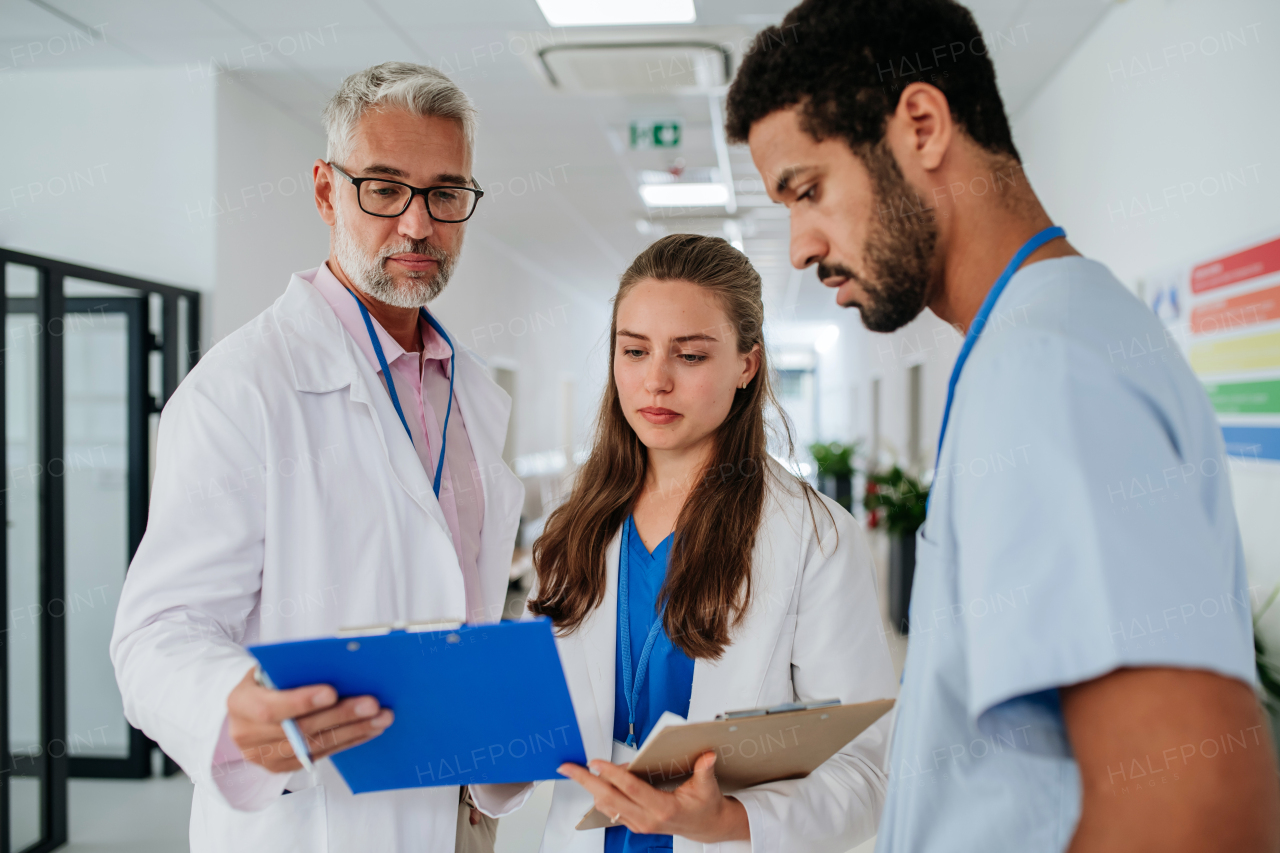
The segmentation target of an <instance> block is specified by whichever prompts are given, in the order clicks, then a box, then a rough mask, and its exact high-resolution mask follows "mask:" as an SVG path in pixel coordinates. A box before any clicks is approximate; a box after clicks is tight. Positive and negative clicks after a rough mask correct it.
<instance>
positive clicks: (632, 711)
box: [618, 518, 666, 746]
mask: <svg viewBox="0 0 1280 853" xmlns="http://www.w3.org/2000/svg"><path fill="white" fill-rule="evenodd" d="M631 523H632V522H631V519H629V518H628V519H627V520H626V521H624V522H623V523H622V550H621V553H620V555H619V556H618V601H619V602H620V606H619V607H618V633H620V634H621V635H622V695H624V696H626V697H627V731H628V734H627V746H635V745H636V705H638V704H639V703H640V688H641V687H642V686H643V685H644V677H645V673H647V672H648V671H649V656H650V655H651V654H653V646H654V643H656V642H657V641H658V635H659V634H660V633H662V615H663V614H662V613H659V614H658V615H657V617H656V618H655V619H654V620H653V624H652V625H650V626H649V636H648V637H647V638H646V639H645V641H644V649H643V650H642V651H641V652H640V663H639V664H638V665H637V667H636V670H637V671H636V673H635V675H634V676H633V675H632V673H631V598H630V596H628V594H627V590H628V587H629V586H630V584H629V580H630V578H629V577H628V571H627V569H628V563H629V562H630V561H629V560H628V556H629V555H630V553H631ZM663 610H664V612H665V610H666V608H663Z"/></svg>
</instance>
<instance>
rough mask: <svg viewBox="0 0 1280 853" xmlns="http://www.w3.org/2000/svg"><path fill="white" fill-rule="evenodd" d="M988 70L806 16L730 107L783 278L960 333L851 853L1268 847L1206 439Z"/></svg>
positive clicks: (930, 20)
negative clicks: (861, 821)
mask: <svg viewBox="0 0 1280 853" xmlns="http://www.w3.org/2000/svg"><path fill="white" fill-rule="evenodd" d="M985 47H986V46H985V44H984V43H983V40H982V36H981V34H980V32H979V30H978V29H977V27H976V25H975V24H974V22H973V18H972V16H971V15H970V14H969V13H968V11H967V10H965V9H964V8H963V7H961V6H959V5H957V4H956V3H954V2H950V0H808V2H805V3H803V4H802V5H800V6H799V7H797V8H796V9H794V10H793V11H792V12H791V13H790V14H789V15H788V16H787V17H786V18H785V19H784V21H783V22H782V24H781V25H780V26H778V27H772V28H769V29H768V30H766V31H765V32H764V33H762V34H761V35H760V36H759V37H758V38H757V41H756V44H755V45H754V47H753V49H752V50H751V51H750V52H748V54H747V55H746V57H745V59H744V61H743V64H742V68H741V69H740V70H739V72H738V76H737V79H736V80H735V81H734V84H733V87H732V89H731V90H730V93H729V105H728V106H729V110H728V115H729V118H728V130H729V135H730V137H731V138H732V139H735V140H737V141H739V142H743V141H745V142H748V143H749V144H750V146H751V153H752V157H753V158H754V160H755V163H756V165H757V167H758V168H759V169H760V173H761V174H762V175H763V176H764V178H765V184H766V187H767V188H768V191H769V193H770V195H771V196H772V197H773V198H774V199H775V201H779V202H781V203H783V204H785V205H786V206H787V207H788V208H789V209H790V212H791V256H792V262H793V263H794V265H795V266H796V267H797V268H803V267H806V266H809V265H811V264H815V263H816V264H818V272H819V277H820V278H821V279H822V280H823V282H824V283H825V284H826V285H828V286H830V287H832V288H836V290H837V292H836V299H837V301H838V302H839V304H841V305H843V306H853V307H857V308H858V309H859V310H860V312H861V314H862V319H863V322H864V323H865V325H866V326H867V327H868V328H869V329H871V330H872V331H879V332H888V331H892V330H894V329H898V328H900V327H902V326H903V325H905V324H906V323H908V322H910V321H911V320H912V319H913V318H915V317H916V316H917V315H919V314H920V312H921V311H923V310H924V308H925V307H928V308H930V309H931V310H932V311H933V312H934V313H935V314H936V315H937V316H939V317H941V318H942V319H943V320H944V321H947V322H948V323H952V324H954V325H955V326H956V327H957V328H958V329H960V330H962V331H963V332H964V333H965V334H966V338H965V344H964V347H963V349H962V352H961V355H960V358H959V359H958V363H957V365H956V367H955V372H954V373H953V375H952V385H951V396H950V398H949V400H948V404H947V414H946V416H945V417H944V422H943V435H942V438H941V441H940V449H939V456H938V464H937V472H936V475H935V479H934V485H933V494H932V495H931V500H930V506H929V511H928V520H927V521H926V523H925V526H924V528H923V529H922V530H921V533H920V536H919V539H918V544H917V568H916V575H915V589H914V592H913V595H912V601H911V642H910V647H909V650H908V653H907V659H906V667H905V671H904V676H903V690H902V696H901V699H900V705H899V711H898V717H897V720H896V728H895V733H894V740H893V747H892V753H891V756H890V764H891V771H890V785H889V796H888V801H887V803H886V805H885V813H884V816H883V818H882V823H881V827H880V834H879V840H878V847H877V849H879V850H885V851H893V853H897V851H911V853H918V851H944V850H945V851H951V850H956V851H972V850H1001V851H1004V850H1009V851H1018V853H1038V851H1055V853H1056V851H1062V850H1067V849H1070V850H1073V851H1084V850H1089V851H1101V850H1107V851H1109V850H1126V851H1132V850H1160V851H1161V853H1173V851H1204V850H1232V851H1245V850H1247V851H1254V850H1257V851H1262V850H1270V851H1273V850H1276V849H1278V848H1280V785H1278V784H1277V776H1276V766H1275V760H1274V758H1273V752H1272V746H1271V741H1270V738H1269V735H1268V730H1267V727H1266V724H1265V716H1264V715H1263V713H1262V712H1261V710H1260V707H1259V703H1258V700H1257V697H1256V694H1255V684H1256V676H1255V672H1254V662H1253V642H1252V641H1253V637H1252V629H1251V610H1250V590H1249V587H1248V580H1247V578H1246V576H1245V567H1244V560H1243V555H1242V551H1241V546H1240V538H1239V533H1238V531H1237V527H1236V519H1235V513H1234V510H1233V508H1232V501H1231V490H1230V484H1229V481H1228V470H1227V462H1226V459H1225V457H1224V446H1223V441H1222V436H1221V431H1220V429H1219V427H1218V425H1217V422H1216V420H1215V417H1214V414H1213V411H1212V410H1211V408H1210V406H1209V403H1208V401H1207V399H1206V397H1205V395H1204V393H1203V391H1202V389H1201V387H1200V385H1199V383H1198V382H1197V380H1196V378H1195V376H1194V375H1192V373H1191V371H1190V369H1189V368H1188V367H1187V365H1186V363H1185V362H1184V361H1183V360H1182V359H1181V358H1180V357H1172V356H1171V357H1169V358H1167V359H1164V360H1162V361H1160V362H1157V363H1151V362H1150V361H1140V362H1139V361H1135V360H1132V359H1130V358H1129V355H1128V354H1129V353H1132V352H1134V351H1135V347H1134V346H1133V345H1132V341H1134V340H1137V341H1148V340H1156V341H1159V340H1162V339H1163V337H1164V329H1163V328H1162V326H1161V325H1160V323H1159V321H1158V320H1157V319H1156V318H1155V317H1154V316H1153V315H1152V314H1151V312H1150V311H1148V310H1147V309H1146V307H1145V306H1144V305H1143V304H1142V303H1141V302H1140V301H1139V300H1137V299H1136V298H1134V297H1133V296H1132V295H1131V294H1130V293H1129V292H1128V291H1127V290H1125V288H1124V287H1123V286H1122V285H1121V284H1120V283H1119V282H1118V281H1117V280H1116V279H1115V278H1114V277H1113V276H1112V275H1111V273H1110V272H1109V271H1108V270H1107V268H1106V267H1104V266H1103V265H1101V264H1099V263H1097V262H1095V261H1091V260H1087V259H1085V258H1083V257H1081V256H1080V255H1079V253H1078V252H1076V251H1075V250H1074V249H1073V248H1072V247H1071V246H1070V244H1069V243H1067V241H1066V239H1065V236H1064V233H1063V232H1062V230H1061V229H1060V228H1056V227H1055V226H1054V223H1053V222H1052V220H1050V218H1049V217H1048V215H1047V214H1046V213H1045V211H1044V209H1043V208H1042V207H1041V205H1040V203H1039V201H1038V200H1037V198H1036V195H1035V193H1034V192H1033V191H1032V189H1031V187H1030V186H1029V185H1028V183H1027V179H1026V175H1025V174H1024V172H1023V171H1022V167H1021V163H1020V160H1019V156H1018V152H1017V149H1016V148H1015V147H1014V144H1013V140H1012V136H1011V133H1010V130H1009V125H1008V121H1007V119H1006V117H1005V114H1004V108H1003V104H1002V103H1001V100H1000V96H999V93H998V90H997V88H996V83H995V73H994V70H993V68H992V65H991V62H990V60H989V58H988V57H987V56H986V49H985Z"/></svg>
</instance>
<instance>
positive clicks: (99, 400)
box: [0, 249, 200, 853]
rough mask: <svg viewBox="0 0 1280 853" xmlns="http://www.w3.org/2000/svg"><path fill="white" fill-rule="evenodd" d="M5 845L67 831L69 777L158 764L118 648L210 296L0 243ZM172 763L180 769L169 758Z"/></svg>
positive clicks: (0, 748) (35, 842) (26, 851)
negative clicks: (155, 471) (156, 466)
mask: <svg viewBox="0 0 1280 853" xmlns="http://www.w3.org/2000/svg"><path fill="white" fill-rule="evenodd" d="M0 294H2V295H0V304H2V307H3V309H4V310H3V311H2V312H0V313H3V315H4V327H3V331H4V336H5V340H4V346H3V349H2V350H0V351H2V352H3V353H4V356H5V359H4V370H3V372H0V382H2V383H3V393H0V405H2V406H3V410H4V411H3V415H4V417H3V423H4V428H5V441H4V444H3V445H0V447H2V450H0V452H2V453H3V470H4V473H5V485H4V487H3V490H0V495H2V496H3V497H0V500H3V503H4V509H5V525H4V527H3V531H4V532H3V536H4V542H3V547H2V548H0V557H2V559H3V581H2V582H0V613H3V614H4V618H5V622H6V624H5V626H4V628H3V632H0V666H2V668H3V672H2V673H0V763H2V764H3V766H0V853H44V851H49V850H53V849H55V848H57V847H59V846H61V845H62V844H65V843H66V841H67V779H68V777H69V776H71V775H75V776H111V777H133V778H140V777H143V776H147V775H150V772H151V760H150V759H151V751H152V747H153V744H152V743H151V742H150V741H149V740H147V738H146V737H145V736H144V735H143V734H142V733H141V732H139V731H137V730H136V729H133V728H132V727H130V726H129V724H128V723H127V721H126V720H125V718H124V709H123V703H122V701H121V698H120V693H119V690H118V689H117V687H116V683H115V674H114V671H113V669H112V666H111V661H110V658H109V656H108V647H109V643H110V638H111V632H112V627H113V624H114V620H115V611H116V606H117V604H118V602H119V597H120V590H121V587H122V586H123V584H124V578H125V572H126V570H127V567H128V564H129V561H130V559H131V558H132V556H133V553H134V551H135V550H136V549H137V547H138V543H139V542H140V541H141V539H142V534H143V531H144V530H145V529H146V517H147V498H148V492H149V488H150V474H151V458H152V447H153V444H154V433H155V426H156V421H157V413H158V412H159V411H160V407H161V406H162V405H163V401H164V400H166V399H168V397H169V395H171V394H172V393H173V391H174V389H175V388H176V387H177V384H178V382H179V381H181V379H182V377H183V376H184V375H185V374H186V372H187V370H188V369H189V367H190V366H191V365H192V364H193V363H194V362H195V360H196V358H197V357H198V355H199V326H200V311H199V307H200V305H199V295H198V294H197V293H195V292H193V291H189V290H184V289H181V288H175V287H171V286H169V285H163V284H157V283H155V282H148V281H143V280H140V279H133V278H129V277H126V276H120V275H116V274H114V273H110V272H105V271H102V270H94V269H90V268H87V267H81V266H77V265H73V264H66V263H63V262H61V261H56V260H52V259H49V258H40V257H35V256H31V255H24V254H21V253H18V252H12V251H9V250H6V249H0ZM166 770H167V771H174V770H176V767H174V766H173V765H172V764H171V763H166Z"/></svg>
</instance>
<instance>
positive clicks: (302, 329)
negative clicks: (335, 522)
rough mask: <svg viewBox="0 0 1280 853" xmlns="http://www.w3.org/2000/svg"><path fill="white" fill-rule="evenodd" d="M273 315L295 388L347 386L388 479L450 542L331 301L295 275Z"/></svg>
mask: <svg viewBox="0 0 1280 853" xmlns="http://www.w3.org/2000/svg"><path fill="white" fill-rule="evenodd" d="M275 317H276V329H277V330H279V332H280V334H281V335H282V336H283V337H284V340H285V343H286V346H287V347H288V350H289V360H290V366H291V368H292V370H293V377H294V387H295V388H297V389H298V390H299V391H310V392H314V393H325V392H330V391H336V390H339V389H340V388H343V387H348V388H349V389H350V391H349V393H350V395H351V400H352V401H353V402H357V403H362V404H363V405H365V406H367V407H368V409H369V414H370V415H371V416H372V418H373V425H374V429H375V430H376V431H377V433H378V440H379V441H380V442H381V444H382V450H383V453H384V455H385V456H386V459H387V465H388V466H389V467H390V469H391V475H392V476H393V477H394V478H395V480H396V482H397V483H399V484H400V487H401V488H403V489H404V490H405V492H407V493H408V495H409V497H411V498H412V499H413V501H414V502H415V503H416V504H418V506H420V507H421V508H422V509H423V511H424V512H426V513H427V515H429V516H430V517H431V518H432V519H433V520H434V521H435V522H436V523H437V524H438V525H440V528H441V530H443V531H444V534H445V536H446V537H448V538H449V541H450V542H452V541H453V536H452V534H451V533H450V531H449V525H448V523H447V522H446V521H445V517H444V512H443V511H442V510H441V509H440V501H439V500H437V499H436V496H435V491H434V489H433V488H432V484H431V481H430V480H429V479H427V472H426V471H424V470H423V468H422V461H421V460H420V459H419V458H418V454H417V452H416V451H414V449H413V442H411V441H410V440H409V436H408V435H406V434H405V432H404V430H403V429H402V428H400V426H399V425H400V417H399V415H397V414H396V411H395V408H394V407H393V406H392V404H391V397H390V395H389V394H387V393H386V391H385V390H384V389H383V387H382V381H381V380H380V379H378V374H377V371H375V370H374V368H373V365H371V364H369V360H368V359H367V358H365V357H364V354H363V353H361V352H360V350H359V349H358V348H357V347H356V344H355V341H353V340H352V339H351V336H350V335H348V334H347V333H346V330H345V329H344V328H343V327H342V323H341V321H339V320H338V317H337V315H336V314H334V313H333V309H332V308H330V307H329V303H327V302H325V300H324V297H323V296H321V295H320V293H319V292H318V291H317V290H316V289H315V287H313V286H312V285H311V284H309V283H308V282H307V281H305V280H304V279H302V278H300V277H299V276H296V275H295V276H294V277H293V279H292V280H291V281H290V282H289V287H288V289H286V291H285V294H284V296H283V297H281V299H280V301H279V302H278V303H277V304H276V313H275ZM375 389H376V393H374V391H375ZM386 424H395V425H396V427H397V428H396V429H394V430H391V431H390V434H388V430H387V429H386V428H385V425H386ZM454 559H455V560H456V555H455V557H454Z"/></svg>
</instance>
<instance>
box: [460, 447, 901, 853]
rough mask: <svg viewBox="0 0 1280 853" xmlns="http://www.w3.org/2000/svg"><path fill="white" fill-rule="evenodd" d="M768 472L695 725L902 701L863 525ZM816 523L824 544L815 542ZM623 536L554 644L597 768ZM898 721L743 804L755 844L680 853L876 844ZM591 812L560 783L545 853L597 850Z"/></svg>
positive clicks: (485, 805)
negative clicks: (805, 706)
mask: <svg viewBox="0 0 1280 853" xmlns="http://www.w3.org/2000/svg"><path fill="white" fill-rule="evenodd" d="M770 464H771V465H772V466H773V471H774V474H775V475H777V479H780V480H782V482H784V483H785V482H787V481H790V485H788V486H785V487H784V486H782V485H778V486H775V487H772V488H771V489H770V496H769V497H770V499H769V501H768V502H767V503H766V509H765V513H764V518H763V520H762V522H761V525H760V530H759V533H758V534H757V536H756V543H755V550H754V552H753V562H754V568H753V572H754V574H753V575H752V582H753V589H752V602H751V607H750V609H749V611H748V613H747V616H746V618H745V619H744V620H743V622H742V624H741V625H740V626H739V627H738V628H737V629H736V630H735V631H734V633H733V641H732V644H731V645H730V646H729V647H728V648H727V649H726V650H725V652H724V656H723V657H722V658H721V659H720V660H719V661H715V662H711V661H707V660H702V659H699V660H697V661H696V662H695V664H694V669H693V693H692V696H691V698H690V702H689V719H690V720H691V721H701V720H710V719H714V718H715V716H716V715H717V714H720V713H722V712H725V711H734V710H743V709H747V708H757V707H761V706H765V705H776V704H780V703H782V702H791V701H795V700H806V701H814V700H820V699H835V698H838V699H840V700H841V701H843V702H866V701H870V700H872V699H884V698H892V697H896V696H897V694H898V684H897V679H896V678H895V677H894V674H893V664H892V662H891V660H890V658H889V649H888V645H887V643H886V641H885V635H884V629H883V625H882V622H881V619H880V608H879V603H878V598H877V595H876V581H875V572H874V569H873V567H872V562H871V555H870V553H869V551H868V550H867V545H866V539H865V537H864V535H863V533H862V530H861V528H860V527H859V526H858V524H857V522H856V521H855V520H854V519H853V517H852V516H850V515H849V513H847V512H845V510H844V509H842V508H841V507H840V506H839V505H838V504H836V503H835V502H834V501H831V500H830V499H828V498H825V497H824V498H822V501H823V502H824V503H825V504H826V505H827V507H828V508H829V509H830V510H831V514H832V516H834V519H835V522H834V524H833V523H832V521H831V519H829V518H828V517H827V514H826V513H825V512H822V511H821V510H820V509H818V511H817V512H816V513H811V512H810V510H809V506H808V503H807V501H806V500H805V498H804V497H803V495H801V494H800V491H799V489H798V488H796V486H795V485H794V478H792V477H791V475H790V474H788V473H786V472H785V471H784V470H782V468H781V466H778V465H776V464H775V463H772V462H771V463H770ZM815 509H816V507H815ZM815 514H816V516H817V526H818V531H819V532H820V537H815V535H814V529H813V521H812V519H813V517H814V515H815ZM620 539H621V536H620V534H619V535H615V536H614V537H613V541H612V542H611V543H610V545H609V548H608V550H607V552H606V555H605V561H606V563H605V564H606V566H608V572H607V578H608V580H607V585H606V588H605V595H604V600H603V601H602V602H601V604H600V606H599V607H597V608H596V609H595V611H593V612H592V614H591V615H590V616H589V617H588V618H587V620H586V621H585V622H584V623H583V624H582V626H581V627H580V628H579V629H578V630H577V631H575V632H574V633H572V634H569V635H567V636H564V637H561V638H559V639H558V641H557V644H558V646H559V650H560V659H561V662H562V663H563V665H564V671H565V676H566V678H567V680H568V684H569V693H570V695H571V696H572V698H573V705H574V711H575V713H576V714H577V717H578V725H579V728H580V729H581V731H582V740H583V746H584V747H585V748H586V753H587V759H588V760H592V759H596V758H601V759H605V760H606V761H607V760H609V759H610V756H611V753H612V748H613V717H614V678H615V674H614V670H615V666H614V662H615V660H616V648H617V608H618V603H617V601H618V599H617V595H618V591H617V583H618V553H619V548H620ZM837 540H838V541H837ZM891 717H892V713H890V714H887V715H885V717H884V718H882V719H881V720H880V722H878V723H877V724H875V725H874V726H872V727H871V728H869V729H868V730H867V731H865V732H864V733H863V734H862V735H861V736H859V737H858V738H857V739H856V740H854V741H853V742H852V743H850V744H849V745H848V746H846V747H845V748H844V749H843V750H841V751H840V752H839V753H837V754H836V755H834V756H832V757H831V758H830V759H828V760H827V761H826V762H825V763H824V764H823V765H822V766H821V767H819V768H818V769H817V770H816V771H814V772H813V773H812V774H810V775H809V777H807V778H805V779H801V780H793V781H786V782H774V783H772V784H767V785H759V786H757V787H755V788H751V789H748V790H746V791H742V792H739V793H737V794H735V795H734V796H735V797H737V798H738V799H739V800H741V801H742V803H743V805H745V806H746V809H747V815H748V820H749V822H750V825H751V841H750V843H748V842H725V843H722V844H719V845H715V844H709V845H702V844H699V843H696V842H693V841H689V840H688V839H685V838H680V837H679V836H677V837H676V838H675V851H676V853H710V851H718V853H746V851H755V853H779V851H785V853H819V851H822V853H827V852H828V851H830V853H846V851H848V850H849V849H850V848H852V847H854V846H856V845H857V844H859V843H861V842H862V841H864V840H866V839H867V838H870V837H871V836H872V835H874V834H875V832H876V825H877V823H878V821H879V818H880V810H881V808H882V806H883V804H884V796H885V784H886V770H887V766H888V765H887V763H886V752H887V750H888V744H889V728H890V725H891V719H890V718H891ZM531 791H532V786H520V785H473V786H472V793H473V795H474V796H475V799H476V803H477V805H478V806H479V807H480V809H481V810H482V811H484V812H485V813H487V814H490V815H493V816H495V817H497V816H502V815H505V814H509V813H510V812H512V811H514V810H515V809H517V808H519V807H520V806H521V805H523V803H524V801H525V800H526V799H527V798H528V796H529V794H530V792H531ZM591 807H592V798H591V795H590V794H589V793H587V791H586V789H585V788H583V787H582V786H580V785H579V784H578V783H577V782H574V781H572V780H568V779H566V780H563V781H557V782H556V783H555V791H554V794H553V798H552V803H551V812H550V816H549V817H548V820H547V826H546V831H545V833H544V834H543V836H542V851H543V853H600V851H602V850H603V849H604V834H605V830H603V829H594V830H586V831H578V830H575V829H574V826H575V824H577V823H578V821H579V819H581V818H582V816H583V815H584V814H586V813H587V811H588V810H590V809H591Z"/></svg>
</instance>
